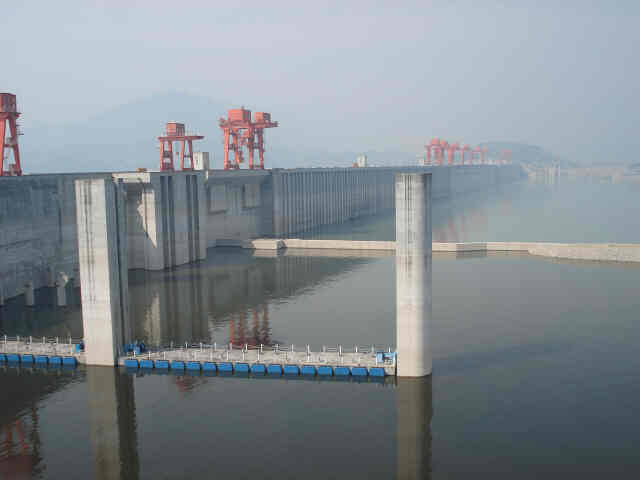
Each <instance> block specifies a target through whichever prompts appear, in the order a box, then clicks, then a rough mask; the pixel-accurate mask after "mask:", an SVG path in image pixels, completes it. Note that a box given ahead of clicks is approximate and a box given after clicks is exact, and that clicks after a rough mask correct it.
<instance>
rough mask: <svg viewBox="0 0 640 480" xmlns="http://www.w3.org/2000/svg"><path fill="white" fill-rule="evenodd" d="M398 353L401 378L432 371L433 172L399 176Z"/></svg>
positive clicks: (397, 238) (397, 236)
mask: <svg viewBox="0 0 640 480" xmlns="http://www.w3.org/2000/svg"><path fill="white" fill-rule="evenodd" d="M395 194H396V351H397V352H398V368H397V372H398V376H399V377H424V376H426V375H429V374H431V370H432V358H431V338H430V331H429V330H430V323H431V288H432V285H431V243H430V242H429V241H428V239H430V238H431V175H429V174H421V173H398V174H397V175H396V187H395Z"/></svg>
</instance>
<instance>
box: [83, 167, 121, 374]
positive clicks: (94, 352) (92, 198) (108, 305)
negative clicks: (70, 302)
mask: <svg viewBox="0 0 640 480" xmlns="http://www.w3.org/2000/svg"><path fill="white" fill-rule="evenodd" d="M75 187H76V211H77V222H78V260H79V262H78V263H79V264H80V279H81V292H82V324H83V328H84V343H85V348H86V354H85V355H86V360H87V364H89V365H111V366H113V365H115V364H116V361H117V358H118V354H119V351H120V349H121V347H122V345H123V344H125V343H129V342H130V341H131V336H132V335H131V324H130V323H129V298H128V297H129V282H128V278H127V275H128V262H127V236H126V229H125V226H126V221H125V200H124V194H123V188H122V186H121V185H120V184H118V185H116V184H115V183H114V182H113V180H111V179H105V178H100V179H81V180H76V184H75Z"/></svg>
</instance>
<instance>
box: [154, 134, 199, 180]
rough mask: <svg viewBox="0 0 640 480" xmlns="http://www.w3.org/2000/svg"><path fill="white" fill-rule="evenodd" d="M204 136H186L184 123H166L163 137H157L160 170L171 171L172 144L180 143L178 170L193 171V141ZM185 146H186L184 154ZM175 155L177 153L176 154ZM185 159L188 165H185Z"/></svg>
mask: <svg viewBox="0 0 640 480" xmlns="http://www.w3.org/2000/svg"><path fill="white" fill-rule="evenodd" d="M203 138H204V136H202V135H193V134H187V133H185V130H184V123H178V122H168V123H167V125H166V128H165V134H164V136H161V137H158V140H159V141H160V170H162V171H165V170H171V171H172V170H173V169H174V168H173V142H180V170H182V171H185V170H193V141H194V140H202V139H203ZM185 144H186V145H187V146H188V149H187V151H186V152H185ZM176 153H177V152H176ZM185 158H186V159H187V160H188V165H185Z"/></svg>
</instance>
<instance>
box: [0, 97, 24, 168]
mask: <svg viewBox="0 0 640 480" xmlns="http://www.w3.org/2000/svg"><path fill="white" fill-rule="evenodd" d="M19 116H20V112H18V107H17V103H16V96H15V95H14V94H12V93H0V177H3V176H20V175H22V168H21V167H20V149H19V148H18V135H20V130H19V127H20V126H19V125H18V123H17V120H18V117H19ZM7 123H8V124H9V138H6V136H7ZM7 149H8V150H13V163H12V164H9V166H8V168H6V169H5V167H4V161H5V150H7Z"/></svg>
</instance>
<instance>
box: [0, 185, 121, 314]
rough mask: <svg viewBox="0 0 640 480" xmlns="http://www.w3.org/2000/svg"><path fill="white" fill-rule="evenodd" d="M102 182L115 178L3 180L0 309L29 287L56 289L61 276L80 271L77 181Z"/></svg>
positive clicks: (0, 221)
mask: <svg viewBox="0 0 640 480" xmlns="http://www.w3.org/2000/svg"><path fill="white" fill-rule="evenodd" d="M100 177H109V178H110V177H111V174H108V173H105V174H97V173H94V174H59V175H25V176H23V177H2V178H0V305H1V304H2V301H3V299H7V298H11V297H14V296H16V295H20V294H22V293H23V292H24V291H25V289H26V288H28V289H37V288H40V287H44V286H49V287H53V286H54V285H55V281H56V275H57V272H59V271H62V272H67V273H68V274H70V275H69V276H74V275H73V274H74V271H76V272H77V268H78V234H77V227H76V194H75V185H74V182H75V180H77V179H80V178H100ZM76 274H77V273H76ZM28 284H30V285H28Z"/></svg>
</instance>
